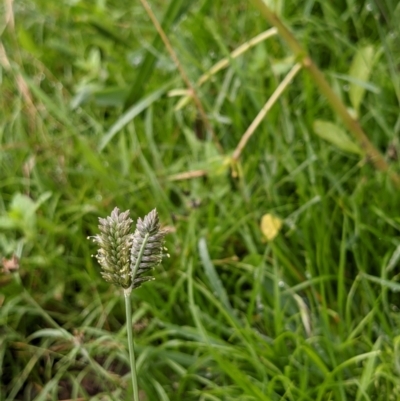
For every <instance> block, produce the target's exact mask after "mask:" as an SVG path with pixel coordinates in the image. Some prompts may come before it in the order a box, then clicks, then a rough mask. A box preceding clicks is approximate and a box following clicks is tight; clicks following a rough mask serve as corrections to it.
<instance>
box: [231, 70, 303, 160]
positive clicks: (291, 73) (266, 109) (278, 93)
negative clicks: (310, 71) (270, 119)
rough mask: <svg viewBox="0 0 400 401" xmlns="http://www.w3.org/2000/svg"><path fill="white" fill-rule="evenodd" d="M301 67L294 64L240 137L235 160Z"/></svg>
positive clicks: (233, 156) (234, 156) (234, 154)
mask: <svg viewBox="0 0 400 401" xmlns="http://www.w3.org/2000/svg"><path fill="white" fill-rule="evenodd" d="M301 67H302V65H301V64H300V63H297V64H295V65H294V66H293V68H292V69H291V70H290V71H289V73H288V74H287V75H286V77H285V78H284V80H283V81H282V82H281V83H280V84H279V86H278V87H277V88H276V90H275V92H274V93H273V94H272V96H271V97H270V98H269V99H268V101H267V103H265V105H264V107H263V108H262V109H261V110H260V112H259V113H258V114H257V116H256V118H255V119H254V120H253V122H252V123H251V124H250V126H249V128H247V130H246V132H245V133H244V134H243V136H242V138H241V139H240V142H239V143H238V145H237V147H236V149H235V151H234V152H233V155H232V159H233V160H234V161H237V160H238V159H239V157H240V155H241V153H242V150H243V149H244V147H245V146H246V144H247V142H248V141H249V139H250V138H251V136H252V135H253V134H254V131H255V130H256V129H257V127H258V126H259V125H260V123H261V121H262V120H263V119H264V117H265V116H266V115H267V113H268V112H269V111H270V110H271V107H272V106H273V105H274V104H275V102H276V101H277V100H278V99H279V97H280V96H281V95H282V93H283V92H284V90H285V89H286V88H287V86H288V85H289V84H290V82H291V81H292V79H293V78H294V77H295V76H296V74H297V73H298V72H299V71H300V70H301Z"/></svg>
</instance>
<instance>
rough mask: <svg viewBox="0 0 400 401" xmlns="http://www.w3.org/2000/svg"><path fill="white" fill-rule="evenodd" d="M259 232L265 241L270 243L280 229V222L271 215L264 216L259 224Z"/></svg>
mask: <svg viewBox="0 0 400 401" xmlns="http://www.w3.org/2000/svg"><path fill="white" fill-rule="evenodd" d="M260 228H261V232H262V233H263V235H264V237H265V238H266V239H267V241H272V240H273V239H274V238H275V237H276V236H277V235H278V233H279V231H280V230H281V228H282V220H281V219H280V218H279V217H275V216H273V215H272V214H270V213H268V214H264V216H263V217H262V219H261V224H260Z"/></svg>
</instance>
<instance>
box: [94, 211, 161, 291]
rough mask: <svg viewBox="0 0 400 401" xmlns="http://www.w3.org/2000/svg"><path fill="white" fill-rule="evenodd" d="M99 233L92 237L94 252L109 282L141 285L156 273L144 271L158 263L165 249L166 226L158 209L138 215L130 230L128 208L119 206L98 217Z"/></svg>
mask: <svg viewBox="0 0 400 401" xmlns="http://www.w3.org/2000/svg"><path fill="white" fill-rule="evenodd" d="M99 222H100V224H99V229H100V234H98V235H95V236H94V237H90V238H91V239H93V241H94V242H96V243H97V245H98V246H99V249H98V251H97V254H96V255H95V257H96V259H97V260H98V262H99V264H100V266H101V269H102V271H101V275H102V277H103V278H104V279H105V280H106V281H107V282H109V283H112V284H115V285H116V286H119V287H122V288H124V289H125V290H127V289H129V292H130V290H132V289H134V288H138V287H140V285H141V284H142V283H144V282H145V281H149V280H153V277H150V276H145V274H146V273H147V272H148V271H149V270H151V269H153V268H154V267H156V266H158V265H159V264H160V263H161V261H162V258H163V256H164V255H165V253H164V237H165V235H166V234H167V231H166V230H165V229H162V228H161V227H160V223H159V218H158V213H157V211H156V209H154V210H152V211H151V212H150V213H149V214H148V215H146V216H145V217H144V219H143V220H142V219H141V218H139V219H138V221H137V225H136V230H135V233H134V234H131V226H132V222H133V221H132V219H131V218H130V217H129V210H127V211H126V212H123V213H120V211H119V209H118V208H117V207H116V208H115V209H114V210H113V211H112V213H111V216H108V217H107V218H105V219H102V218H99Z"/></svg>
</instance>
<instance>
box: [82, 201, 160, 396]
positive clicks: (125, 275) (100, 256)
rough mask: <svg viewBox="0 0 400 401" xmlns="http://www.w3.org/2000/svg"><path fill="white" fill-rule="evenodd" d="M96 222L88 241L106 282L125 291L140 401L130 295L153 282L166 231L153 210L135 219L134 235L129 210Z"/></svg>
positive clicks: (133, 371) (135, 393)
mask: <svg viewBox="0 0 400 401" xmlns="http://www.w3.org/2000/svg"><path fill="white" fill-rule="evenodd" d="M99 222H100V224H99V229H100V234H98V235H95V236H94V237H90V238H92V239H93V240H94V242H96V243H97V245H98V246H99V250H98V251H97V254H96V259H97V260H98V262H99V264H100V266H101V269H102V271H101V275H102V276H103V278H104V279H105V280H106V281H108V282H109V283H112V284H115V285H116V286H119V287H122V288H123V289H124V297H125V311H126V322H127V325H126V328H127V334H128V346H129V362H130V365H131V379H132V390H133V400H134V401H139V387H138V381H137V374H136V362H135V352H134V347H133V333H132V306H131V298H130V295H131V292H132V290H133V289H135V288H138V287H140V286H141V284H142V283H144V282H145V281H149V280H153V277H151V276H146V273H148V272H149V271H150V270H151V269H153V268H154V267H156V266H158V265H159V264H160V263H161V261H162V258H163V256H164V255H165V253H164V237H165V235H166V234H167V230H165V229H162V228H161V227H160V222H159V218H158V213H157V211H156V209H154V210H152V211H151V212H150V213H149V214H148V215H146V216H145V217H144V219H143V220H142V219H141V218H139V219H138V221H137V224H136V230H135V233H134V234H131V226H132V219H131V218H130V217H129V210H127V211H126V212H123V213H120V212H119V209H118V208H117V207H116V208H115V209H114V210H113V211H112V213H111V216H109V217H107V218H105V219H102V218H99Z"/></svg>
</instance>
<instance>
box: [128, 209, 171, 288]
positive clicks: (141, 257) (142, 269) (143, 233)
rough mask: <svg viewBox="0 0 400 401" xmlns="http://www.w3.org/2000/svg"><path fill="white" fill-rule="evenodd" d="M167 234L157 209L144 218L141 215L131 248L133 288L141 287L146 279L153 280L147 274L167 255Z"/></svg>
mask: <svg viewBox="0 0 400 401" xmlns="http://www.w3.org/2000/svg"><path fill="white" fill-rule="evenodd" d="M166 234H167V231H166V230H165V229H162V228H160V222H159V218H158V213H157V210H156V209H154V210H152V211H151V212H150V213H149V214H148V215H146V216H145V217H144V219H143V220H142V219H141V218H140V217H139V219H138V221H137V223H136V230H135V233H134V234H133V239H132V248H131V266H132V278H133V288H138V287H140V285H141V284H142V283H144V282H145V281H149V280H153V278H152V277H149V276H145V274H146V273H147V272H149V270H151V269H153V268H154V267H156V266H158V265H159V264H160V263H161V261H162V258H163V256H164V255H166V254H165V252H164V250H165V248H164V237H165V235H166Z"/></svg>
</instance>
